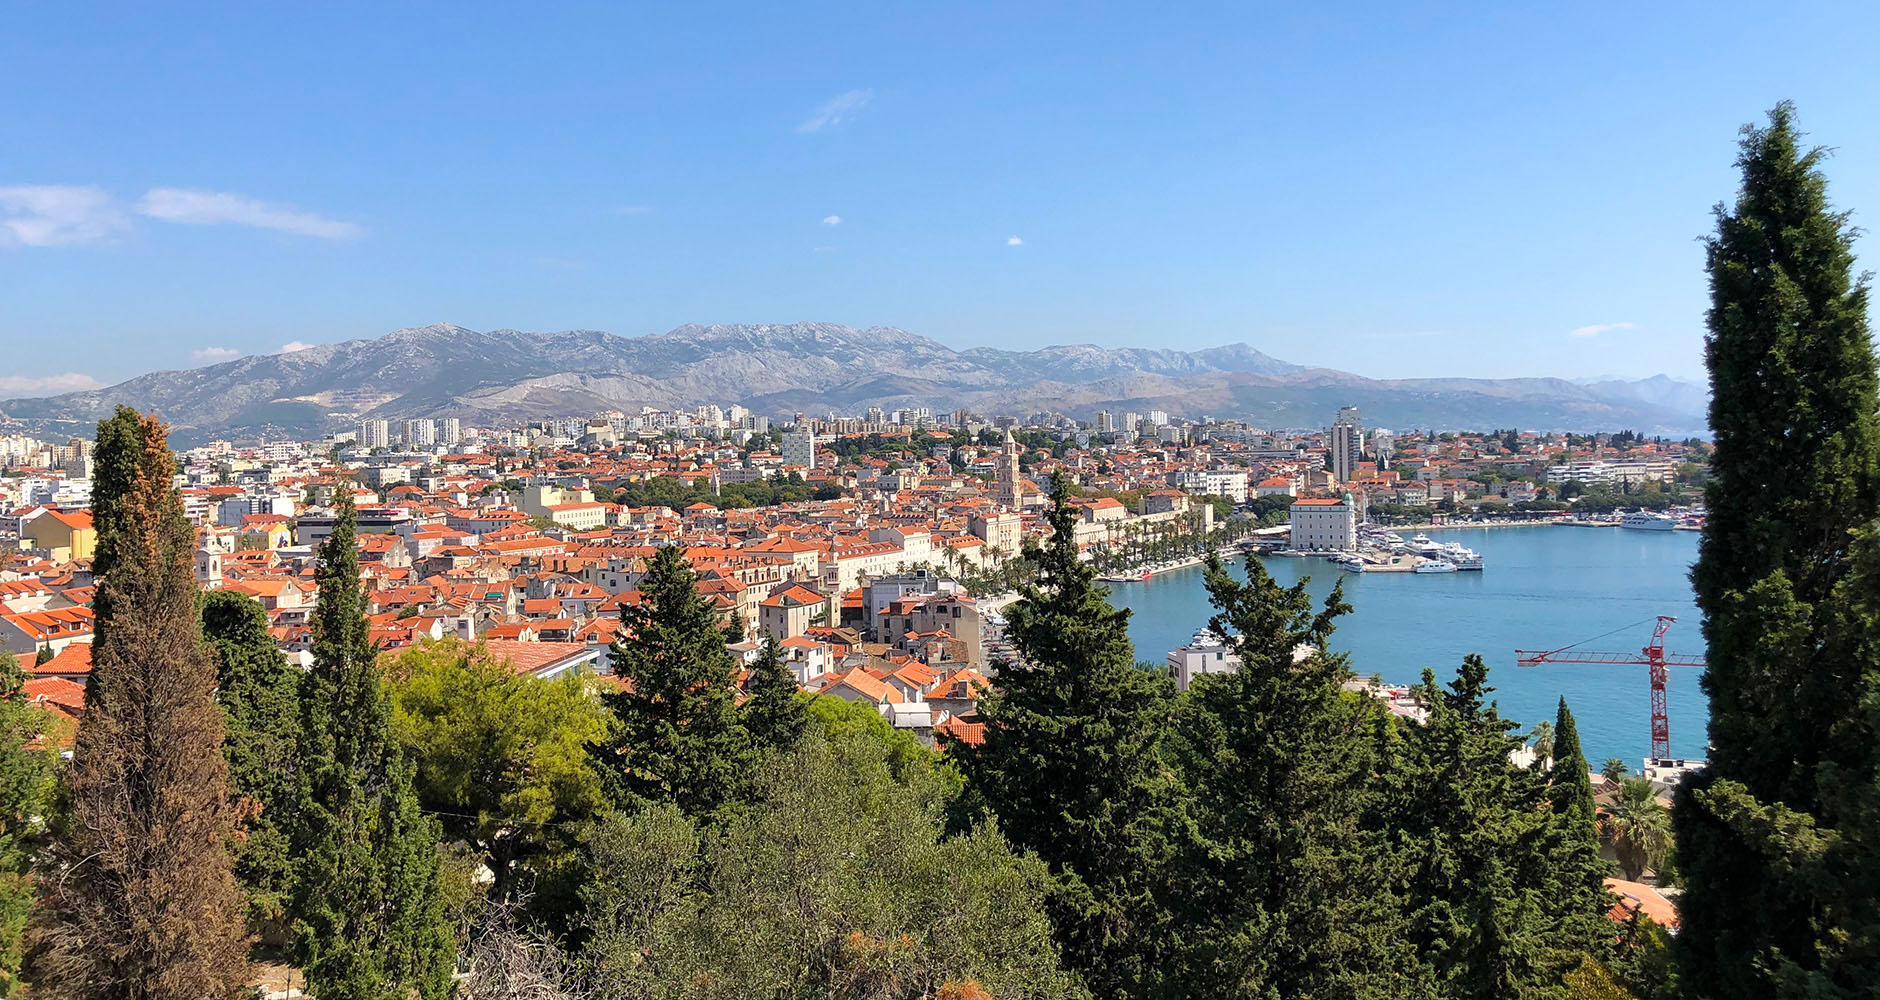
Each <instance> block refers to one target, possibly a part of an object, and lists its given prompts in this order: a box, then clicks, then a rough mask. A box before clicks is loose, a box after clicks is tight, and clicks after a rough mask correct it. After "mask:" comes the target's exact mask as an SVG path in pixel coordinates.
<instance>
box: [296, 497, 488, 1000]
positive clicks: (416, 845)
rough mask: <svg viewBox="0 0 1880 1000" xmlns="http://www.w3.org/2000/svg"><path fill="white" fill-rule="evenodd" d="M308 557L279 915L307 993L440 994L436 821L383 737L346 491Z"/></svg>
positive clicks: (443, 957)
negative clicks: (329, 528)
mask: <svg viewBox="0 0 1880 1000" xmlns="http://www.w3.org/2000/svg"><path fill="white" fill-rule="evenodd" d="M336 497H337V501H338V504H337V506H338V519H337V520H336V522H335V523H334V525H333V534H332V535H331V536H330V537H328V538H327V539H326V541H324V542H322V543H321V545H320V548H319V551H318V553H317V555H318V559H319V564H318V567H317V569H316V570H315V578H316V580H317V582H318V584H319V598H318V601H317V603H316V604H315V605H314V609H313V616H312V626H313V669H312V670H311V671H309V672H308V673H307V674H306V675H305V676H304V677H303V679H302V686H301V691H300V717H301V733H300V737H301V738H300V746H299V755H300V763H301V778H300V809H299V811H298V815H297V816H296V818H295V823H294V827H295V829H294V836H293V841H292V842H293V846H294V855H295V859H296V861H295V870H294V877H293V896H292V899H291V905H290V907H289V912H290V914H291V915H292V917H293V918H294V920H295V922H296V924H297V927H298V930H299V940H298V943H297V949H296V950H297V955H298V958H299V959H300V962H301V965H302V966H303V967H304V968H305V970H306V974H307V984H308V986H309V987H310V992H312V993H314V994H315V995H316V996H334V997H345V998H348V1000H352V998H362V1000H379V998H386V1000H389V998H393V997H406V996H409V995H411V994H414V993H415V994H416V995H418V996H420V997H423V998H425V1000H439V998H443V997H446V996H448V995H449V993H450V988H451V987H450V976H451V968H452V964H453V953H452V948H453V943H452V933H451V929H450V927H449V925H448V923H447V921H446V918H445V915H444V908H443V903H442V900H441V898H440V896H439V883H438V849H437V839H438V835H437V829H436V823H435V822H434V821H433V820H431V819H430V818H429V817H427V816H425V815H424V814H423V813H422V812H421V811H420V809H419V805H418V798H417V794H416V792H414V791H413V788H412V780H413V768H412V763H411V761H410V759H409V758H408V757H407V756H406V754H405V753H403V751H402V750H401V749H400V747H399V745H398V743H397V741H396V739H395V738H394V736H393V734H392V728H391V725H392V720H391V715H392V713H391V702H390V698H389V695H388V694H387V692H386V690H385V683H384V676H383V674H382V672H381V670H380V668H379V664H378V650H377V648H376V647H375V646H374V645H373V643H372V638H371V633H370V631H369V629H368V627H367V623H366V617H365V598H364V595H363V594H361V592H360V587H359V555H358V552H357V551H356V549H355V531H356V527H355V525H356V523H357V515H356V513H355V511H354V509H353V501H352V494H351V493H350V492H349V491H347V490H344V489H341V490H339V491H338V492H337V494H336Z"/></svg>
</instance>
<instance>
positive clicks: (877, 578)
mask: <svg viewBox="0 0 1880 1000" xmlns="http://www.w3.org/2000/svg"><path fill="white" fill-rule="evenodd" d="M1684 447H1685V446H1683V445H1669V444H1665V443H1651V442H1642V441H1636V440H1631V439H1620V440H1617V441H1615V440H1613V439H1610V438H1584V439H1581V438H1572V437H1569V436H1566V435H1533V434H1515V433H1513V432H1508V433H1503V434H1475V435H1457V434H1443V435H1431V434H1426V433H1419V432H1410V433H1403V434H1391V433H1388V432H1382V431H1371V432H1369V433H1368V434H1367V432H1366V431H1365V429H1364V428H1363V425H1362V421H1361V418H1360V416H1359V415H1358V413H1357V411H1356V410H1354V409H1347V410H1345V411H1341V412H1340V413H1339V414H1338V415H1337V417H1336V418H1335V422H1333V423H1332V424H1330V425H1328V426H1327V427H1325V428H1319V429H1295V430H1284V429H1281V430H1264V429H1256V428H1252V427H1249V426H1247V425H1245V424H1242V423H1235V422H1214V421H1206V422H1190V421H1171V420H1170V419H1169V417H1168V416H1167V415H1166V414H1162V413H1149V414H1145V415H1136V414H1123V415H1121V417H1120V419H1119V418H1118V417H1117V416H1115V415H1111V414H1107V413H1105V414H1098V419H1097V420H1095V421H1092V422H1078V421H1073V420H1069V419H1067V418H1063V417H1061V416H1057V415H1053V414H1033V415H1027V416H1024V417H992V418H982V417H979V416H977V415H975V414H970V413H964V412H954V413H947V414H940V415H938V416H936V415H934V414H932V413H930V412H929V411H926V410H919V409H908V410H901V411H895V412H881V411H877V410H870V411H869V412H867V413H864V414H862V415H860V416H857V417H840V416H835V415H827V416H824V417H820V418H812V417H808V416H806V415H801V414H797V415H792V416H791V417H789V418H788V419H784V420H780V421H777V422H772V421H770V420H767V419H765V418H763V417H761V416H758V415H754V414H751V413H749V412H748V411H744V410H742V409H741V408H739V407H729V408H725V409H720V408H718V407H701V408H699V409H698V410H695V411H687V412H683V413H678V412H670V411H647V412H643V413H640V414H634V415H626V414H620V413H608V414H601V415H597V416H593V417H583V418H570V419H567V420H554V421H545V422H539V423H535V424H529V425H524V426H515V427H507V428H477V427H469V426H464V425H463V424H461V423H460V422H458V421H456V420H424V421H416V420H413V421H398V422H392V421H377V420H368V421H365V422H363V423H362V424H361V425H360V426H359V427H358V428H357V429H355V430H350V431H345V432H341V433H337V434H334V435H331V436H329V437H327V438H325V439H323V440H320V441H309V442H288V441H266V442H260V441H257V442H227V441H216V442H210V443H208V444H205V445H202V446H199V447H195V448H191V449H188V450H186V451H184V452H183V453H182V455H181V458H182V463H181V469H180V471H179V473H178V477H177V481H178V485H179V486H180V488H181V489H182V493H183V498H184V503H185V509H186V513H187V516H188V517H189V518H190V520H191V521H192V522H193V523H194V524H195V525H196V528H197V532H198V538H197V541H198V549H197V553H196V576H197V579H198V582H199V584H200V585H201V586H202V587H204V588H212V589H228V590H235V591H239V592H241V593H245V594H248V595H250V596H251V597H253V598H254V599H255V600H256V601H257V602H259V603H260V604H261V606H262V607H263V608H264V609H265V610H266V612H267V614H268V617H269V620H270V623H271V625H272V628H273V634H274V636H275V638H276V641H277V642H278V643H279V645H280V647H281V648H282V650H283V651H285V652H286V653H287V655H288V656H289V657H290V659H292V660H293V661H295V662H298V663H302V664H305V663H307V662H308V661H309V656H310V636H309V634H308V627H307V617H308V613H309V611H310V609H311V605H312V602H313V593H314V586H313V578H312V574H313V546H315V545H317V544H318V543H319V542H320V540H321V539H323V538H324V537H325V536H326V534H327V533H328V532H330V530H331V527H332V524H333V521H334V517H333V504H334V502H335V497H336V495H337V494H338V493H339V492H340V491H348V492H350V493H351V494H352V496H353V499H354V503H355V505H356V506H357V507H358V511H359V513H358V517H359V527H360V532H361V534H360V547H361V575H362V577H363V580H364V584H365V587H366V589H367V594H368V602H369V608H370V611H371V613H372V616H373V618H372V625H373V638H374V640H375V641H376V642H377V643H378V644H379V645H380V646H381V647H382V648H385V649H388V650H395V649H398V648H401V647H404V646H408V645H411V644H413V643H418V642H423V641H426V640H436V639H442V638H445V637H455V638H459V639H464V640H471V641H478V642H485V643H488V644H489V645H490V647H491V648H492V650H493V651H495V652H496V653H497V654H498V655H500V656H502V657H505V658H507V659H508V660H509V661H510V662H512V663H513V664H514V665H515V667H516V669H518V670H520V671H525V672H528V673H532V674H537V675H541V676H555V675H558V674H563V673H568V672H577V673H594V674H605V673H607V671H608V669H609V664H608V646H609V644H610V643H611V642H612V641H613V640H614V639H616V638H617V637H618V636H619V634H620V627H621V621H622V613H623V611H624V609H626V608H629V607H631V606H632V605H633V604H634V603H635V602H636V601H637V600H638V599H639V592H638V590H637V589H636V588H637V585H638V582H639V579H640V576H641V575H642V574H643V572H644V570H645V567H646V563H647V559H648V557H649V556H650V555H651V554H652V553H653V552H654V551H655V548H656V547H659V546H671V545H679V546H683V547H684V549H685V554H686V557H687V559H688V561H689V562H690V564H691V566H692V567H693V569H694V570H695V571H696V572H697V574H698V576H699V579H700V588H701V590H702V591H703V592H704V593H705V594H706V595H707V596H708V597H709V598H710V599H711V600H712V601H713V602H714V603H715V604H716V605H717V607H718V609H719V612H720V615H721V617H722V618H723V620H724V623H725V625H726V628H727V633H728V634H727V644H728V647H729V648H730V650H731V651H732V653H733V654H734V655H735V656H737V657H739V658H741V659H742V660H744V661H746V662H748V661H750V660H752V659H754V658H755V656H756V655H757V652H758V650H759V648H760V645H761V640H762V637H763V636H764V635H765V634H769V635H771V636H774V637H776V638H777V639H778V640H780V641H781V642H782V643H783V649H784V652H785V655H786V657H787V658H788V660H789V663H790V666H791V669H792V670H794V671H795V673H796V676H797V679H798V681H799V683H800V684H801V685H802V686H803V687H804V688H805V689H807V690H812V691H817V692H820V693H825V694H830V695H833V696H835V697H840V698H845V699H849V700H856V701H865V702H868V703H870V704H871V705H873V706H875V707H876V708H877V709H878V710H879V711H881V712H882V714H883V715H884V716H886V717H888V718H890V719H891V720H892V721H893V722H894V724H895V725H897V726H902V727H905V728H909V729H912V730H915V731H917V732H919V733H921V734H922V735H930V734H931V733H932V732H933V731H936V730H949V729H951V730H954V731H957V732H960V733H962V734H965V735H967V736H969V737H970V735H971V734H972V732H973V729H972V727H973V725H974V723H973V722H972V719H973V704H974V702H975V700H976V698H977V694H976V692H977V691H978V690H979V689H980V687H982V686H983V685H984V684H985V683H986V682H987V681H988V679H989V677H990V675H991V674H992V673H993V671H994V670H995V669H996V666H995V665H996V662H997V661H998V660H999V659H1000V658H1001V656H1002V655H1003V653H1004V650H1003V647H1002V639H1001V636H1000V632H999V619H998V617H997V615H996V613H995V612H993V611H992V609H991V607H990V606H989V602H996V600H997V599H998V597H999V595H998V594H997V593H995V592H994V591H996V590H998V589H1002V588H1003V587H1005V586H1006V585H1008V584H1009V580H1005V579H1004V578H1003V577H1001V575H1000V573H1001V571H1002V570H1004V569H1005V568H1007V567H1008V566H1009V565H1010V563H1011V562H1012V561H1013V560H1014V559H1017V558H1019V557H1020V555H1021V553H1022V550H1023V547H1024V545H1025V543H1026V541H1028V540H1031V539H1036V538H1039V537H1041V536H1042V535H1043V534H1044V532H1046V531H1047V530H1048V529H1047V527H1046V524H1045V522H1044V520H1043V518H1042V512H1043V509H1044V507H1045V506H1046V504H1047V502H1048V500H1047V491H1048V489H1049V487H1050V484H1051V483H1052V482H1053V481H1054V480H1055V479H1057V478H1059V477H1061V478H1062V479H1063V480H1064V481H1065V482H1066V483H1067V484H1068V485H1069V486H1070V487H1071V489H1072V491H1073V493H1074V494H1075V495H1074V497H1073V499H1072V501H1071V502H1072V503H1073V504H1074V505H1075V507H1076V510H1077V513H1078V519H1077V522H1076V525H1075V528H1074V530H1075V531H1076V535H1077V537H1076V540H1077V544H1078V545H1079V547H1080V549H1082V550H1083V551H1084V552H1085V553H1086V554H1087V555H1088V556H1089V557H1090V558H1092V559H1097V560H1100V561H1103V562H1105V563H1106V564H1107V563H1115V562H1117V561H1118V560H1120V559H1123V558H1125V556H1128V555H1130V554H1145V555H1144V557H1145V558H1147V557H1149V556H1151V555H1153V556H1155V557H1158V558H1167V557H1169V555H1170V553H1186V554H1188V555H1192V554H1193V553H1194V552H1196V551H1198V550H1199V549H1200V547H1201V546H1203V545H1205V544H1207V543H1209V542H1211V541H1219V540H1221V539H1222V538H1224V537H1229V535H1231V536H1232V537H1240V533H1242V532H1244V531H1246V530H1247V529H1250V528H1251V527H1252V526H1254V525H1256V524H1260V525H1266V526H1267V528H1268V531H1269V532H1271V531H1278V532H1281V533H1282V534H1289V537H1290V543H1291V545H1292V546H1293V547H1294V548H1296V549H1301V550H1308V549H1344V548H1350V547H1352V545H1353V543H1354V542H1355V540H1356V537H1357V533H1358V530H1359V529H1358V527H1357V526H1358V524H1359V523H1360V521H1361V519H1362V516H1363V510H1364V508H1365V506H1366V505H1367V504H1393V505H1406V504H1407V505H1417V504H1423V505H1430V504H1437V503H1444V504H1451V505H1454V504H1458V503H1460V504H1464V505H1466V504H1469V503H1477V504H1479V503H1485V502H1505V501H1509V500H1511V499H1513V498H1518V497H1545V496H1548V495H1551V494H1554V493H1555V492H1557V491H1558V489H1559V488H1560V487H1559V486H1557V485H1556V484H1555V481H1554V479H1553V477H1552V475H1551V473H1552V471H1553V470H1555V469H1559V468H1578V467H1579V466H1581V465H1589V466H1590V465H1595V464H1599V463H1604V465H1605V466H1606V467H1608V468H1628V469H1630V468H1637V467H1641V466H1642V467H1648V468H1660V467H1663V468H1667V469H1675V468H1677V467H1678V465H1679V464H1680V463H1681V460H1682V458H1683V457H1684V455H1683V452H1682V449H1683V448H1684ZM90 462H91V457H90V443H89V442H88V441H85V440H82V439H68V440H65V441H62V442H49V441H44V440H39V439H37V438H34V437H31V436H30V435H26V434H21V433H13V434H10V435H8V436H5V437H0V471H3V472H4V475H0V648H4V649H7V650H9V651H11V652H13V653H15V654H17V655H19V656H20V658H21V659H22V661H23V662H28V663H32V664H33V665H32V667H31V668H30V670H29V673H30V675H31V680H29V682H28V691H27V693H28V695H29V696H30V697H33V698H35V699H36V700H39V701H40V702H41V703H42V704H45V705H47V706H48V707H53V708H56V709H58V710H60V711H63V712H66V713H68V714H71V715H76V714H77V713H79V712H81V711H82V708H83V703H84V698H83V694H84V685H85V683H86V679H87V677H88V675H89V669H90V660H89V655H88V654H89V642H90V639H91V634H92V633H91V609H90V603H91V596H92V589H91V585H92V581H91V577H90V559H91V555H92V549H93V547H94V545H95V531H94V529H93V527H92V524H91V520H90V512H89V500H90V473H91V469H90ZM1589 474H1591V475H1596V474H1597V473H1589ZM1668 474H1669V473H1667V475H1668ZM1288 521H1290V527H1288V526H1286V525H1287V522H1288ZM1230 526H1234V530H1233V531H1232V532H1229V534H1228V535H1223V529H1227V528H1229V527H1230Z"/></svg>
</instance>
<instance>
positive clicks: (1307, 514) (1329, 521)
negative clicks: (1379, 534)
mask: <svg viewBox="0 0 1880 1000" xmlns="http://www.w3.org/2000/svg"><path fill="white" fill-rule="evenodd" d="M1291 544H1292V547H1293V548H1294V549H1295V550H1297V551H1300V552H1349V551H1351V550H1353V549H1356V548H1357V547H1358V508H1357V505H1356V504H1354V503H1353V502H1352V500H1351V496H1350V495H1349V494H1346V495H1344V496H1339V497H1303V498H1301V499H1298V500H1295V501H1293V505H1292V537H1291Z"/></svg>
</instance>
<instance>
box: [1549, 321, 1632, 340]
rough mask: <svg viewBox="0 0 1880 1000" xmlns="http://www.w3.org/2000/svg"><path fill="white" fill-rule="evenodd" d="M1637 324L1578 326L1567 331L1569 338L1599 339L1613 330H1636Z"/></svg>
mask: <svg viewBox="0 0 1880 1000" xmlns="http://www.w3.org/2000/svg"><path fill="white" fill-rule="evenodd" d="M1636 329H1638V324H1636V323H1594V324H1592V325H1591V326H1576V327H1574V328H1573V329H1571V330H1568V331H1567V336H1569V337H1597V336H1599V335H1600V334H1602V333H1610V332H1611V331H1613V330H1636Z"/></svg>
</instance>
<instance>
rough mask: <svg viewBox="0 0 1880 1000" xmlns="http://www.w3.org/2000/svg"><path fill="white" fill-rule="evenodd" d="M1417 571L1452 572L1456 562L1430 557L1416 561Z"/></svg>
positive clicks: (1454, 569)
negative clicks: (1422, 560)
mask: <svg viewBox="0 0 1880 1000" xmlns="http://www.w3.org/2000/svg"><path fill="white" fill-rule="evenodd" d="M1416 571H1417V572H1418V573H1454V572H1455V571H1456V564H1455V563H1452V562H1450V561H1449V560H1447V559H1430V560H1426V561H1424V562H1420V563H1417V569H1416Z"/></svg>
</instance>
